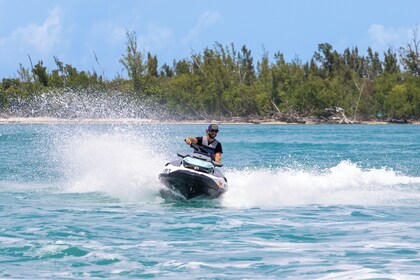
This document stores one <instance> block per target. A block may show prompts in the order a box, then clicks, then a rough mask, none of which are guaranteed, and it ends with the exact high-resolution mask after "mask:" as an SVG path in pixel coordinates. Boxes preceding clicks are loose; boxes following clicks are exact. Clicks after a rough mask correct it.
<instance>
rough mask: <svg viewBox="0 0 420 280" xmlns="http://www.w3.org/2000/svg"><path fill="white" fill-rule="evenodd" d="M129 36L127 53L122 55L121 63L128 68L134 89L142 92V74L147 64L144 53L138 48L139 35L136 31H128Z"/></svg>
mask: <svg viewBox="0 0 420 280" xmlns="http://www.w3.org/2000/svg"><path fill="white" fill-rule="evenodd" d="M126 36H127V42H126V46H127V53H126V54H125V55H123V56H122V58H121V59H120V63H121V64H122V65H123V66H124V67H125V69H126V70H127V73H128V76H129V77H130V78H131V80H132V82H133V87H134V91H136V92H140V91H141V90H142V86H143V85H142V76H143V71H144V70H145V66H144V65H143V53H142V52H141V51H139V50H138V49H137V35H136V32H134V31H133V32H131V33H130V32H128V31H127V33H126Z"/></svg>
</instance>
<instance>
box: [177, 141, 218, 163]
mask: <svg viewBox="0 0 420 280" xmlns="http://www.w3.org/2000/svg"><path fill="white" fill-rule="evenodd" d="M190 147H191V148H193V149H194V150H195V151H196V152H197V154H198V155H204V156H205V157H206V158H208V159H209V160H207V161H210V162H211V163H212V164H213V165H214V166H217V167H222V166H223V164H221V163H220V162H218V161H214V160H211V155H210V154H209V153H208V152H207V151H206V150H204V149H203V148H202V147H200V146H199V145H197V144H196V143H191V144H190ZM177 155H178V156H179V157H181V158H185V157H195V156H191V155H189V154H180V153H177ZM198 158H200V159H202V160H206V158H202V157H198Z"/></svg>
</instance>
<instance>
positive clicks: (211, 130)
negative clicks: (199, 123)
mask: <svg viewBox="0 0 420 280" xmlns="http://www.w3.org/2000/svg"><path fill="white" fill-rule="evenodd" d="M209 132H210V133H217V132H219V130H218V129H210V130H209Z"/></svg>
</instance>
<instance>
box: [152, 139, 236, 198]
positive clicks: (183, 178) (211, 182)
mask: <svg viewBox="0 0 420 280" xmlns="http://www.w3.org/2000/svg"><path fill="white" fill-rule="evenodd" d="M190 146H191V148H193V149H194V151H193V153H191V154H180V153H177V155H178V157H180V159H177V160H174V161H171V162H168V163H166V165H165V168H164V169H163V171H162V173H160V174H159V181H160V182H161V183H163V184H164V185H165V187H166V188H167V189H162V190H161V195H162V196H163V197H164V198H165V197H166V196H167V194H168V192H167V191H168V190H170V191H171V192H172V193H174V194H175V195H177V196H180V197H181V198H183V199H185V200H190V199H194V198H204V199H213V198H217V197H219V196H220V195H222V194H223V193H224V192H226V191H227V189H228V182H227V179H226V177H225V176H224V175H223V174H222V173H221V172H220V171H219V170H218V169H217V167H222V166H223V165H222V164H221V163H219V162H216V161H214V160H212V158H211V156H210V154H208V153H207V152H206V151H205V150H204V149H203V148H202V147H201V146H199V145H197V144H194V143H192V144H191V145H190Z"/></svg>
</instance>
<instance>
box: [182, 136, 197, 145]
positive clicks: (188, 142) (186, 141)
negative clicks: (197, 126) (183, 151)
mask: <svg viewBox="0 0 420 280" xmlns="http://www.w3.org/2000/svg"><path fill="white" fill-rule="evenodd" d="M184 141H185V143H187V144H188V145H191V143H194V144H197V143H198V140H197V138H195V137H187V138H185V140H184Z"/></svg>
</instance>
